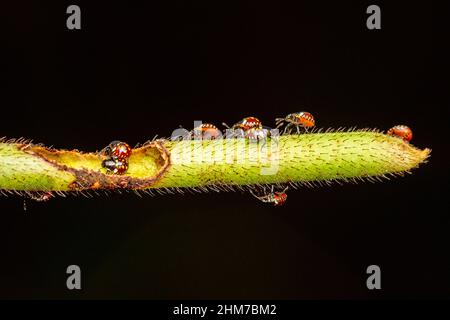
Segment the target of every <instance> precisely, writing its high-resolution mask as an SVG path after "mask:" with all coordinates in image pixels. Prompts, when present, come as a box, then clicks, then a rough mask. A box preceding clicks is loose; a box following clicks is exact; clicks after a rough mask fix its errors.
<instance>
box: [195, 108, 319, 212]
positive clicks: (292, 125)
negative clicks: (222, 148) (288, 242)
mask: <svg viewBox="0 0 450 320" xmlns="http://www.w3.org/2000/svg"><path fill="white" fill-rule="evenodd" d="M223 125H224V126H225V127H226V128H227V129H228V130H229V131H228V132H226V138H245V139H249V140H250V141H259V140H264V139H266V138H267V137H269V135H270V129H269V128H266V127H264V126H263V124H262V122H261V121H260V120H259V119H258V118H256V117H253V116H251V117H245V118H243V119H242V120H240V121H238V122H237V123H235V124H234V125H232V126H231V127H230V126H228V125H227V124H226V123H223ZM275 125H276V129H280V130H281V131H282V133H283V134H293V133H297V134H300V133H301V132H302V131H304V132H308V129H310V128H312V127H314V126H315V119H314V117H313V115H312V114H311V113H309V112H306V111H300V112H295V113H291V114H288V115H287V116H286V117H284V118H277V119H275ZM193 137H195V138H201V139H210V140H213V139H220V138H221V137H222V131H221V130H219V129H218V128H217V127H216V126H215V125H213V124H210V123H203V124H201V125H199V126H197V127H196V128H194V129H193V130H192V131H191V132H190V133H189V138H191V139H192V138H193ZM287 189H288V188H285V189H284V190H281V191H276V190H274V186H272V188H271V189H270V190H267V189H266V187H264V188H262V189H261V188H260V189H259V190H258V191H257V192H256V191H254V190H250V193H251V194H252V195H253V196H254V197H255V198H257V199H258V200H260V201H262V202H265V203H271V204H273V205H274V206H281V205H283V204H284V203H285V202H286V200H287V194H286V190H287Z"/></svg>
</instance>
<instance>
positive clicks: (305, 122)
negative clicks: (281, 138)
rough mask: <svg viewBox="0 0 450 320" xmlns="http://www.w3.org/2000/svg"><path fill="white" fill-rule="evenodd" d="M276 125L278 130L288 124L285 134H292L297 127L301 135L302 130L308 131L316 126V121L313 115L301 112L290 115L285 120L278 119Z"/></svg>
mask: <svg viewBox="0 0 450 320" xmlns="http://www.w3.org/2000/svg"><path fill="white" fill-rule="evenodd" d="M275 123H276V125H277V128H279V127H281V126H282V125H283V124H285V123H287V125H286V127H285V128H284V131H283V133H285V132H289V133H291V129H292V127H294V126H295V128H296V130H297V133H300V128H304V129H305V130H306V131H307V130H308V129H309V128H312V127H314V126H315V125H316V121H315V119H314V117H313V115H312V114H311V113H309V112H306V111H300V112H295V113H291V114H288V115H287V116H286V117H285V118H276V119H275Z"/></svg>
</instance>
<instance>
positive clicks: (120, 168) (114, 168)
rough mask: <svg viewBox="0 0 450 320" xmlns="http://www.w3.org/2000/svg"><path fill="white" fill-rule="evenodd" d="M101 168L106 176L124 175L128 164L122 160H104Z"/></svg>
mask: <svg viewBox="0 0 450 320" xmlns="http://www.w3.org/2000/svg"><path fill="white" fill-rule="evenodd" d="M102 167H103V168H105V169H106V173H108V174H119V175H121V174H124V173H125V172H127V170H128V162H127V161H122V160H114V159H106V160H103V162H102Z"/></svg>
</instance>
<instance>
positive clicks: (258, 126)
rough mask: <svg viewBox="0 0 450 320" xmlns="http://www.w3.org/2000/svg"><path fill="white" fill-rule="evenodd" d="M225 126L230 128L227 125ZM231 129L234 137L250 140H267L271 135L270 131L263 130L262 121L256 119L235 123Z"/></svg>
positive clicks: (251, 118)
mask: <svg viewBox="0 0 450 320" xmlns="http://www.w3.org/2000/svg"><path fill="white" fill-rule="evenodd" d="M224 125H225V126H226V127H227V128H229V127H228V126H227V125H226V124H225V123H224ZM231 129H232V131H233V132H232V136H234V137H238V138H239V137H241V138H247V139H250V140H259V139H265V138H267V136H268V135H269V130H267V129H265V128H263V125H262V123H261V121H260V120H259V119H258V118H255V117H246V118H244V119H242V120H241V121H239V122H237V123H235V124H234V125H233V126H232V127H231Z"/></svg>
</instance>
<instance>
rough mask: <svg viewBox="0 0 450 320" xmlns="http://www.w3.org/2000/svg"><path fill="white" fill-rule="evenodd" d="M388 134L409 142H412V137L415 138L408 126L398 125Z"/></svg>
mask: <svg viewBox="0 0 450 320" xmlns="http://www.w3.org/2000/svg"><path fill="white" fill-rule="evenodd" d="M387 134H389V135H392V136H397V137H399V138H402V139H403V140H405V141H407V142H409V141H411V140H412V137H413V134H412V130H411V129H410V128H409V127H408V126H405V125H398V126H395V127H392V128H390V129H389V130H388V131H387Z"/></svg>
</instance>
